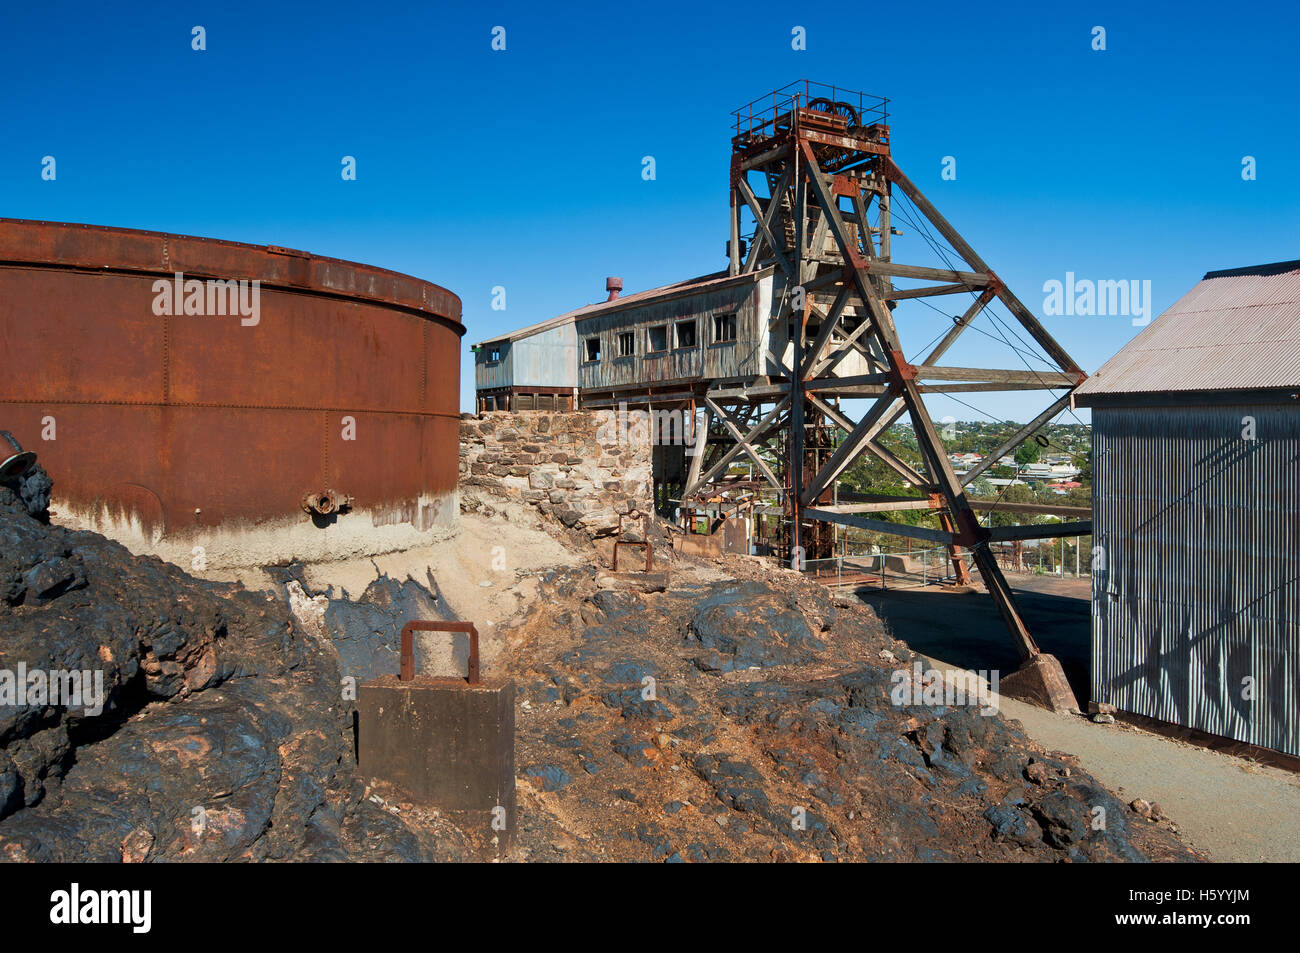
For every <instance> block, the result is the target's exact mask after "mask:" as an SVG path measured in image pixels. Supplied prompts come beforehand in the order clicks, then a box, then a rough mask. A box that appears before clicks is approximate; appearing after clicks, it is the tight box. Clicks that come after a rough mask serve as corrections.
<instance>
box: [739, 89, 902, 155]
mask: <svg viewBox="0 0 1300 953" xmlns="http://www.w3.org/2000/svg"><path fill="white" fill-rule="evenodd" d="M888 106H889V100H888V99H886V98H884V97H883V96H872V95H870V94H869V93H862V92H858V91H856V90H851V89H844V88H843V87H840V86H831V85H828V84H826V83H814V82H812V81H811V80H806V79H801V80H798V81H796V82H793V83H790V84H789V85H788V86H782V87H781V88H780V89H774V90H772V91H771V92H770V93H767V94H766V95H764V96H760V97H758V98H757V99H755V100H754V101H753V102H750V103H746V104H745V105H744V106H741V107H740V108H739V109H736V110H733V111H732V113H731V117H732V128H733V130H734V132H733V135H732V138H731V148H732V151H733V152H734V153H738V154H741V155H744V156H751V155H754V154H755V153H756V152H759V151H761V150H763V149H764V148H765V147H766V148H770V147H772V146H774V145H778V144H780V143H783V142H785V141H788V140H789V139H790V138H791V134H792V133H798V134H799V135H801V136H803V137H804V138H808V139H812V140H814V141H816V142H820V143H822V144H825V145H838V146H840V147H842V148H845V149H849V150H853V151H859V152H866V153H870V154H875V155H882V154H884V155H887V154H888V153H889V126H888V125H887V120H888V119H889V109H888Z"/></svg>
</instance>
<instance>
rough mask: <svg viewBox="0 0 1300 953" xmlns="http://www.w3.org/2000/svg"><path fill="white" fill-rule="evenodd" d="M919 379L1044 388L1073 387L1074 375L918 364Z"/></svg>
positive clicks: (1054, 372)
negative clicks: (1025, 385)
mask: <svg viewBox="0 0 1300 953" xmlns="http://www.w3.org/2000/svg"><path fill="white" fill-rule="evenodd" d="M916 370H917V375H916V379H917V380H919V381H979V382H981V383H987V384H1039V385H1041V386H1042V388H1043V390H1047V389H1048V388H1051V387H1073V386H1074V383H1075V379H1074V377H1073V375H1071V374H1066V373H1063V372H1061V371H1033V370H1025V371H1015V370H1002V369H1000V368H989V367H935V366H933V365H930V364H920V365H917V368H916Z"/></svg>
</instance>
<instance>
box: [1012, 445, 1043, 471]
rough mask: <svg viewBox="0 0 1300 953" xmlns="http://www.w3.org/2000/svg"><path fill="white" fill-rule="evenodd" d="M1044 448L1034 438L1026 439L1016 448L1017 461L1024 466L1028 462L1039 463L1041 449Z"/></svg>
mask: <svg viewBox="0 0 1300 953" xmlns="http://www.w3.org/2000/svg"><path fill="white" fill-rule="evenodd" d="M1040 450H1042V448H1041V447H1039V446H1038V444H1036V443H1034V441H1033V440H1026V441H1025V442H1024V443H1022V444H1021V445H1020V446H1019V447H1017V448H1016V463H1018V464H1020V465H1021V466H1022V467H1023V466H1024V465H1025V464H1026V463H1037V462H1038V454H1039V451H1040Z"/></svg>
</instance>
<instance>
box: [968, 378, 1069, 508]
mask: <svg viewBox="0 0 1300 953" xmlns="http://www.w3.org/2000/svg"><path fill="white" fill-rule="evenodd" d="M1069 402H1070V395H1069V394H1062V395H1061V396H1060V397H1059V398H1058V399H1057V400H1056V401H1055V402H1054V403H1053V404H1052V406H1050V407H1048V408H1047V409H1046V410H1045V411H1043V412H1042V413H1041V414H1039V415H1038V416H1037V417H1035V418H1034V419H1033V420H1031V421H1029V423H1027V424H1025V425H1024V426H1023V427H1021V428H1020V429H1019V430H1017V431H1016V432H1015V433H1014V434H1012V435H1011V437H1010V439H1008V440H1007V441H1005V442H1004V443H1003V444H1002V446H1000V447H998V448H997V449H996V450H994V451H993V452H992V453H990V454H989V455H988V456H986V457H985V458H984V459H983V460H981V461H980V462H979V465H978V466H975V467H972V468H971V470H970V472H968V473H966V474H965V475H964V476H963V477H962V478H961V485H962V486H970V485H971V484H972V483H974V482H975V481H976V480H978V479H979V478H980V476H981V475H982V474H983V473H984V471H986V470H987V469H988V468H989V467H991V466H993V465H994V464H996V463H997V461H998V460H999V459H1001V458H1002V457H1004V456H1005V455H1006V454H1008V453H1011V452H1012V451H1013V450H1015V449H1016V447H1018V446H1020V445H1021V444H1022V443H1024V442H1025V440H1027V439H1028V438H1029V435H1030V434H1032V433H1033V432H1034V431H1035V430H1037V429H1038V428H1039V427H1041V426H1042V425H1043V424H1045V423H1047V422H1048V421H1049V420H1051V419H1052V418H1053V417H1055V416H1056V415H1057V414H1059V413H1060V412H1061V410H1062V409H1063V408H1064V407H1065V405H1066V404H1068V403H1069Z"/></svg>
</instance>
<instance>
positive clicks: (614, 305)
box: [474, 265, 774, 348]
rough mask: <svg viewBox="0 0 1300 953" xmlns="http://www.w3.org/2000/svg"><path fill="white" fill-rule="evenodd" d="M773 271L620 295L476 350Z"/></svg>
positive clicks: (690, 280) (696, 280)
mask: <svg viewBox="0 0 1300 953" xmlns="http://www.w3.org/2000/svg"><path fill="white" fill-rule="evenodd" d="M773 271H774V266H771V265H769V266H768V267H766V268H759V269H757V270H755V271H752V272H749V273H747V274H741V275H729V274H727V272H725V271H717V272H714V273H713V274H710V275H702V276H700V277H699V278H688V279H686V280H685V281H677V282H674V283H673V284H670V285H662V286H660V287H658V288H647V289H646V290H645V291H636V292H633V293H632V294H626V295H619V296H618V297H617V298H615V299H614V300H613V301H597V302H595V303H594V304H585V305H583V306H582V307H581V308H575V309H574V310H573V311H567V312H565V313H564V314H561V315H559V316H557V317H554V318H550V319H549V320H546V321H542V322H539V323H538V324H530V325H528V327H525V328H520V329H519V330H518V331H511V332H510V333H509V334H500V335H497V336H496V337H491V338H484V339H483V340H482V341H480V342H479V343H478V344H475V345H474V347H476V348H477V347H482V346H483V345H485V344H496V343H498V342H500V341H517V340H519V339H520V338H526V337H531V336H532V335H534V334H540V333H541V332H543V331H549V330H550V329H551V328H558V327H560V326H561V325H564V324H572V323H573V322H574V321H576V320H578V319H579V318H587V317H591V316H592V315H594V314H600V313H602V312H605V311H618V310H619V309H621V308H625V307H635V306H636V305H639V304H644V303H645V302H647V301H650V300H654V299H658V298H671V297H674V296H676V295H684V294H694V293H696V292H699V291H705V290H708V289H710V288H716V287H721V286H724V285H728V284H743V283H744V282H746V281H757V280H758V279H760V278H763V277H766V276H767V275H769V274H771V273H772V272H773Z"/></svg>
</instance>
